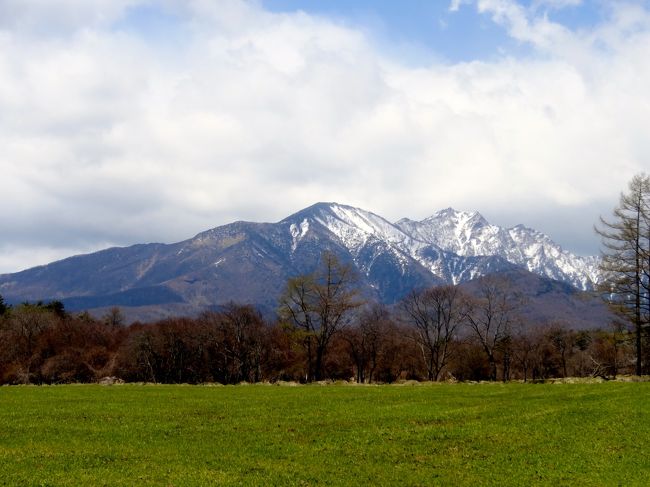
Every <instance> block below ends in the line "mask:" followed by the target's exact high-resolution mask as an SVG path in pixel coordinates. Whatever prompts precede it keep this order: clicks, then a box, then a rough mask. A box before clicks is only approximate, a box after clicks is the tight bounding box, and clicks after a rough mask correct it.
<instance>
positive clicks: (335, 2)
mask: <svg viewBox="0 0 650 487" xmlns="http://www.w3.org/2000/svg"><path fill="white" fill-rule="evenodd" d="M649 53H650V2H649V1H640V0H639V1H616V2H612V1H608V0H602V1H599V0H593V1H591V0H529V1H523V0H520V1H515V0H435V1H428V0H403V1H399V2H396V1H393V0H384V1H379V0H358V1H355V0H304V1H297V0H257V1H246V0H159V1H154V0H0V174H1V179H0V182H1V185H0V188H1V189H0V203H1V207H0V229H1V230H0V272H14V271H18V270H21V269H24V268H27V267H30V266H34V265H37V264H43V263H47V262H50V261H52V260H55V259H58V258H62V257H66V256H69V255H72V254H76V253H82V252H89V251H93V250H98V249H101V248H105V247H107V246H113V245H130V244H134V243H141V242H152V241H158V242H174V241H178V240H183V239H185V238H189V237H191V236H193V235H194V234H196V233H198V232H200V231H202V230H206V229H208V228H212V227H215V226H218V225H222V224H225V223H229V222H231V221H234V220H253V221H277V220H280V219H282V218H283V217H285V216H287V215H289V214H291V213H293V212H295V211H298V210H299V209H301V208H303V207H306V206H308V205H310V204H312V203H314V202H317V201H337V202H339V203H347V204H351V205H355V206H360V207H362V208H364V209H367V210H371V211H374V212H376V213H378V214H380V215H382V216H385V217H387V218H389V219H392V220H397V219H399V218H401V217H404V216H408V217H410V218H413V219H421V218H424V217H426V216H428V215H430V214H431V213H433V212H434V211H436V210H438V209H441V208H445V207H448V206H453V207H455V208H457V209H465V210H479V211H480V212H481V213H483V215H484V216H485V217H486V218H488V220H490V221H491V222H493V223H496V224H500V225H515V224H517V223H524V224H526V225H528V226H532V227H534V228H537V229H538V230H541V231H543V232H546V233H548V234H549V235H551V237H552V238H553V239H554V240H556V241H557V242H558V243H560V244H561V245H562V246H563V247H565V248H566V249H569V250H571V251H574V252H576V253H579V254H590V253H597V252H598V248H599V242H598V239H597V238H596V237H595V236H594V234H593V231H592V226H593V223H594V222H595V221H596V220H597V218H598V216H599V215H600V214H603V215H607V214H608V213H609V212H610V211H611V209H612V207H613V206H614V205H615V204H616V202H617V198H618V194H619V192H620V191H621V190H623V189H624V188H625V186H626V184H627V182H628V181H629V179H630V178H631V177H632V176H633V175H634V174H635V173H637V172H640V171H644V170H645V171H648V170H649V169H650V136H649V131H650V57H649V55H650V54H649Z"/></svg>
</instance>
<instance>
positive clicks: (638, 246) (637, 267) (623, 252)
mask: <svg viewBox="0 0 650 487" xmlns="http://www.w3.org/2000/svg"><path fill="white" fill-rule="evenodd" d="M596 232H597V233H598V234H599V235H600V236H601V238H602V261H601V271H602V272H603V277H604V279H603V284H602V290H603V292H604V293H605V295H606V297H607V300H608V302H609V303H610V304H611V305H612V306H613V307H614V308H615V310H616V311H617V312H619V313H620V314H622V315H623V316H624V317H625V318H626V319H627V321H629V323H630V324H631V325H632V330H633V332H634V337H635V350H636V367H635V371H636V374H637V375H641V374H642V372H643V357H642V355H643V353H642V350H643V347H642V343H643V335H644V330H646V328H647V326H648V319H649V315H650V299H649V291H650V289H649V280H650V176H648V175H647V174H644V173H641V174H637V175H635V176H634V177H633V178H632V180H631V181H630V183H629V185H628V190H627V192H626V193H622V194H621V197H620V201H619V204H618V206H617V207H616V208H615V209H614V211H613V217H612V219H611V220H606V219H604V218H602V217H601V218H600V225H599V226H598V227H597V228H596Z"/></svg>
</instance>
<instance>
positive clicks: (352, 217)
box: [285, 203, 598, 290]
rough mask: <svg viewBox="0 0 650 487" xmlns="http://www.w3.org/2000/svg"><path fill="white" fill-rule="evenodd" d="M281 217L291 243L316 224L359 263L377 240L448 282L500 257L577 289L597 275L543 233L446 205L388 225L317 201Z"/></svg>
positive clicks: (588, 260) (586, 261)
mask: <svg viewBox="0 0 650 487" xmlns="http://www.w3.org/2000/svg"><path fill="white" fill-rule="evenodd" d="M301 218H302V220H301V221H300V222H299V223H298V221H299V220H300V219H301ZM285 221H286V222H289V223H290V231H291V233H292V236H293V238H294V242H293V247H294V248H295V247H297V245H298V243H299V241H300V239H302V238H304V237H305V236H306V235H307V234H308V232H309V226H310V224H311V225H314V223H317V224H319V225H321V226H323V227H325V228H327V230H328V231H329V232H331V233H332V234H333V236H334V237H335V238H336V239H337V240H338V241H339V242H340V243H341V244H342V245H343V246H344V247H345V248H346V249H347V250H348V251H350V253H351V254H352V255H353V256H354V257H355V262H357V263H358V264H360V265H361V267H363V266H364V265H366V266H367V265H369V264H371V263H372V261H363V260H361V259H359V256H361V255H363V251H364V250H365V249H367V248H368V247H369V246H375V247H376V246H378V245H380V244H381V246H382V252H388V253H390V254H391V255H392V256H393V257H394V258H395V259H397V260H398V261H399V262H400V263H401V264H402V268H403V269H404V268H405V267H406V266H407V265H408V264H409V262H410V261H411V260H415V261H416V262H418V263H419V264H421V265H422V266H423V267H424V268H426V269H427V270H428V271H430V272H431V273H432V274H434V275H435V276H437V277H439V278H441V279H442V280H444V281H446V282H450V283H453V284H458V283H460V282H464V281H467V280H470V279H474V278H475V277H478V276H481V275H484V274H486V273H488V272H490V271H492V272H494V271H496V270H499V269H501V268H503V267H504V264H503V261H505V262H508V263H510V264H513V265H515V266H519V267H523V268H525V269H527V270H528V271H530V272H533V273H535V274H538V275H540V276H545V277H549V278H551V279H555V280H558V281H562V282H567V283H569V284H571V285H572V286H574V287H577V288H578V289H582V290H587V289H591V288H592V287H593V285H594V283H595V282H596V281H597V280H598V259H597V258H595V257H581V256H577V255H574V254H572V253H570V252H567V251H565V250H563V249H562V248H561V247H560V246H559V245H557V244H556V243H555V242H553V241H552V240H551V239H550V238H549V237H548V236H546V235H544V234H543V233H540V232H538V231H536V230H533V229H531V228H527V227H525V226H523V225H517V226H516V227H513V228H502V227H499V226H496V225H491V224H490V223H488V222H487V221H486V220H485V218H483V216H482V215H481V214H480V213H478V212H465V211H457V210H454V209H453V208H447V209H445V210H441V211H438V212H437V213H434V214H433V215H432V216H430V217H429V218H426V219H424V220H422V221H419V222H418V221H413V220H409V219H406V218H404V219H402V220H400V221H398V222H397V223H394V224H393V223H391V222H389V221H387V220H385V219H384V218H382V217H380V216H379V215H376V214H374V213H371V212H369V211H365V210H362V209H360V208H354V207H351V206H346V205H340V204H337V203H320V204H317V205H314V206H312V207H310V208H308V209H307V210H303V211H302V212H300V213H297V214H295V215H292V216H291V217H289V218H288V219H286V220H285ZM376 255H379V254H376ZM490 263H491V267H490Z"/></svg>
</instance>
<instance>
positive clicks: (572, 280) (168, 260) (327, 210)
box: [0, 203, 598, 314]
mask: <svg viewBox="0 0 650 487" xmlns="http://www.w3.org/2000/svg"><path fill="white" fill-rule="evenodd" d="M326 249H327V250H330V251H332V252H334V253H336V254H337V255H338V256H339V258H340V259H341V260H342V261H344V262H349V263H351V264H353V265H354V266H355V267H356V269H357V270H358V274H359V276H360V283H359V286H360V289H361V291H362V292H363V293H364V294H365V295H366V296H369V297H374V299H378V300H380V301H382V302H385V303H393V302H395V301H397V300H399V299H400V298H401V297H402V296H404V295H405V294H406V293H407V292H408V291H410V290H411V289H414V288H422V287H426V286H431V285H434V284H441V283H454V284H457V283H462V282H466V281H469V280H472V279H474V278H476V277H480V276H483V275H486V274H489V273H492V272H502V271H512V270H514V269H525V270H527V271H530V272H532V273H535V274H537V275H539V276H542V278H552V279H555V280H558V281H562V282H564V283H568V284H571V285H572V286H574V287H576V288H578V289H590V288H591V287H592V286H593V282H595V281H596V280H597V278H598V273H597V259H596V258H593V257H592V258H585V257H579V256H575V255H573V254H571V253H569V252H566V251H564V250H562V249H561V248H560V247H559V246H558V245H557V244H555V243H553V241H552V240H551V239H550V238H549V237H547V236H546V235H543V234H541V233H539V232H536V231H535V230H532V229H529V228H526V227H523V226H516V227H514V228H509V229H506V228H501V227H498V226H495V225H490V224H489V223H488V222H487V221H485V219H484V218H483V217H482V216H481V215H480V214H478V213H467V212H460V211H455V210H453V209H446V210H442V211H439V212H437V213H435V214H434V215H432V216H431V217H429V218H426V219H424V220H422V221H420V222H417V221H412V220H408V219H403V220H400V221H399V222H396V223H392V222H390V221H388V220H386V219H384V218H382V217H381V216H379V215H377V214H374V213H372V212H369V211H366V210H362V209H360V208H354V207H351V206H346V205H341V204H337V203H318V204H315V205H313V206H310V207H309V208H306V209H304V210H301V211H299V212H297V213H295V214H293V215H291V216H289V217H287V218H285V219H284V220H282V221H280V222H278V223H252V222H235V223H231V224H228V225H223V226H220V227H217V228H213V229H211V230H208V231H205V232H202V233H200V234H198V235H196V236H195V237H193V238H190V239H188V240H185V241H182V242H178V243H175V244H142V245H134V246H131V247H124V248H112V249H107V250H103V251H100V252H95V253H92V254H88V255H79V256H75V257H70V258H68V259H64V260H61V261H58V262H54V263H52V264H49V265H46V266H40V267H35V268H33V269H28V270H26V271H23V272H19V273H15V274H5V275H0V294H1V295H3V296H4V297H5V299H8V300H9V301H14V302H19V301H23V300H37V299H43V300H47V299H60V300H63V301H64V303H66V306H69V307H70V308H73V309H74V308H76V309H84V308H100V307H107V306H114V305H118V306H138V307H143V306H147V307H165V308H166V309H168V310H169V309H172V310H175V311H171V312H173V313H176V314H179V313H188V312H191V311H192V310H197V309H205V308H206V307H209V306H214V305H217V304H222V303H225V302H228V301H230V300H234V301H238V302H249V303H254V304H258V305H262V306H266V307H267V309H273V308H274V306H275V303H277V298H278V296H279V294H280V293H281V292H282V289H283V288H284V285H285V283H286V281H287V279H288V278H289V277H292V276H295V275H297V274H303V273H307V272H311V271H312V270H313V269H314V267H315V266H316V265H317V263H318V259H319V257H320V255H321V254H322V252H323V250H326Z"/></svg>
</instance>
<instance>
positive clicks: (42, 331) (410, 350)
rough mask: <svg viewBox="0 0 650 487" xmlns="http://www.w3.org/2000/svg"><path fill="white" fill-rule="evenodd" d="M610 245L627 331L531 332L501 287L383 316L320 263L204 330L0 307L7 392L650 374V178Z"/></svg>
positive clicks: (438, 298)
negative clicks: (68, 386) (267, 313)
mask: <svg viewBox="0 0 650 487" xmlns="http://www.w3.org/2000/svg"><path fill="white" fill-rule="evenodd" d="M596 231H597V232H598V233H599V234H600V235H601V237H602V239H603V255H602V264H601V271H602V273H603V281H602V285H601V288H600V292H601V293H602V296H603V297H604V299H605V300H606V301H607V303H608V304H609V305H610V306H611V307H612V309H614V310H615V311H616V312H617V313H618V316H619V319H618V320H616V321H615V322H614V323H612V326H611V328H610V329H608V330H602V329H596V330H588V331H584V330H582V331H578V330H574V329H572V328H571V323H567V322H563V321H559V320H556V321H554V322H549V323H530V322H527V321H526V320H525V319H523V318H522V315H521V310H522V309H523V308H524V307H525V301H524V299H523V298H522V296H521V295H520V294H519V293H518V290H517V289H516V288H514V287H513V285H512V283H511V282H509V280H508V279H507V277H506V276H505V275H498V274H495V275H489V276H485V277H483V278H482V279H481V280H480V281H479V283H478V285H477V286H476V288H475V290H474V291H473V292H472V293H471V294H470V293H468V292H466V291H463V290H462V289H461V288H459V287H456V286H449V285H445V286H435V287H431V288H428V289H420V290H413V291H411V292H410V293H408V294H407V295H406V296H405V297H404V298H403V299H402V300H401V301H400V302H399V303H397V304H396V305H394V306H391V307H387V306H383V305H380V304H377V303H372V302H369V301H368V300H367V299H363V297H362V296H361V295H360V294H359V291H358V286H357V276H356V275H355V273H354V271H353V268H352V267H351V266H350V265H347V264H345V263H342V262H341V261H339V259H338V258H337V257H336V255H335V254H333V253H331V252H324V253H323V255H322V256H321V259H320V263H319V266H318V267H317V268H316V270H315V271H314V272H312V273H308V274H304V275H300V276H296V277H294V278H292V279H289V281H288V282H287V284H286V287H285V290H284V292H283V293H282V295H281V297H280V299H279V303H278V310H277V315H276V317H275V318H273V319H268V318H265V317H263V316H262V315H261V314H260V313H259V312H258V311H257V310H256V309H255V308H254V307H252V306H249V305H243V304H237V303H231V304H229V305H227V306H224V307H222V308H221V309H219V310H216V311H207V312H204V313H202V314H201V315H199V316H197V317H192V318H189V317H185V318H168V319H165V320H161V321H158V322H155V323H134V324H131V325H129V326H124V318H123V316H122V314H121V312H120V310H119V309H118V308H113V309H112V310H111V311H110V312H109V313H107V314H106V315H105V316H103V317H102V318H101V319H97V318H94V317H92V316H91V315H89V314H88V313H81V314H72V313H68V312H66V311H65V309H64V306H63V304H62V303H60V302H57V301H55V302H51V303H31V304H30V303H23V304H21V305H18V306H14V307H12V306H8V305H6V304H5V302H4V300H3V299H2V296H0V383H2V384H19V383H37V384H51V383H65V382H92V381H97V380H99V379H101V378H104V377H116V378H119V379H123V380H125V381H143V382H163V383H193V384H195V383H204V382H220V383H224V384H235V383H239V382H244V381H245V382H259V381H299V382H312V381H320V380H324V379H333V380H355V381H357V382H359V383H371V382H387V383H390V382H395V381H398V380H429V381H439V380H491V381H496V380H503V381H508V380H513V379H520V380H524V381H528V380H542V379H548V378H555V377H568V376H601V377H605V378H608V377H613V376H616V375H617V374H636V375H642V374H650V333H649V330H650V177H648V176H647V175H645V174H639V175H636V176H635V177H634V178H633V179H632V180H631V181H630V184H629V187H628V191H627V192H625V193H622V194H621V198H620V202H619V205H618V206H617V207H616V208H615V209H614V212H613V215H612V217H611V218H610V219H605V218H601V220H600V224H599V226H597V228H596Z"/></svg>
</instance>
